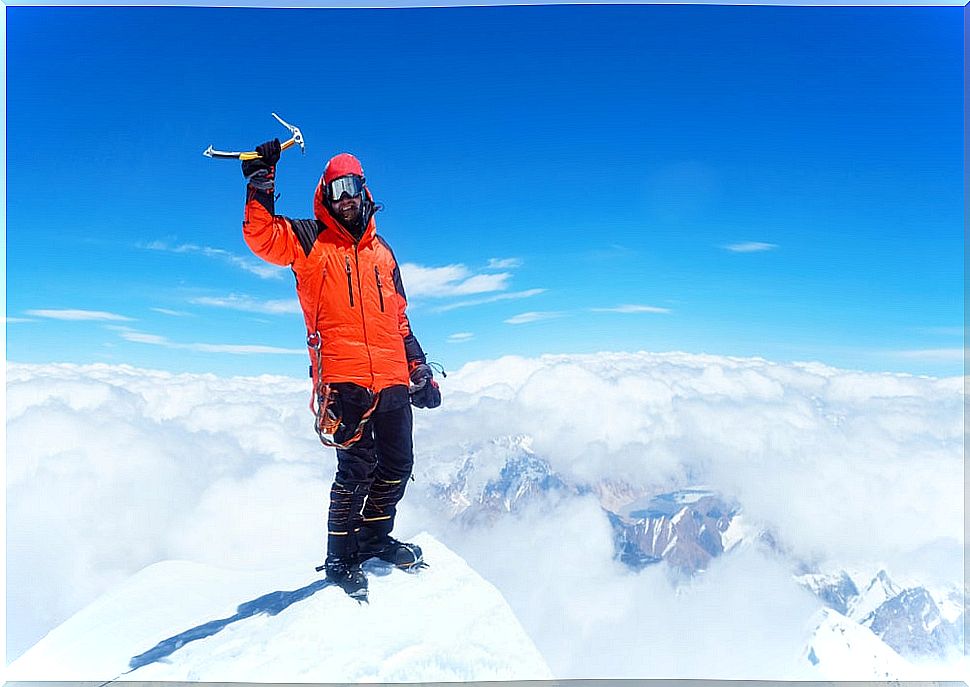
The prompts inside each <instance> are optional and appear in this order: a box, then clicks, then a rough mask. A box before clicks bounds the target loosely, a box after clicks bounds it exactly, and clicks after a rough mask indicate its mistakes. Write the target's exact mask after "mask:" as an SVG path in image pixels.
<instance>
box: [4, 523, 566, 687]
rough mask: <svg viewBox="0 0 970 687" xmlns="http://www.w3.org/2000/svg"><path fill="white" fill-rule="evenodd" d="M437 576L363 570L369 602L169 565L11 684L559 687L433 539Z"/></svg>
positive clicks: (48, 642) (68, 628)
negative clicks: (502, 685) (482, 684)
mask: <svg viewBox="0 0 970 687" xmlns="http://www.w3.org/2000/svg"><path fill="white" fill-rule="evenodd" d="M414 541H415V542H417V543H418V544H420V546H421V547H422V549H423V550H424V554H425V559H426V560H427V561H428V562H429V567H428V568H426V569H424V570H422V571H421V572H420V573H418V574H413V575H412V574H408V573H405V572H402V571H400V570H397V569H394V568H391V567H390V566H387V565H385V564H382V563H379V562H372V563H368V564H367V565H365V570H367V571H368V578H369V584H370V603H369V604H366V605H361V604H359V603H358V602H356V601H354V600H352V599H350V598H349V597H348V596H346V595H345V594H344V593H343V592H342V591H341V590H340V589H338V588H336V587H333V586H328V585H326V584H325V583H324V582H323V581H322V575H320V574H315V573H314V572H313V571H312V570H310V571H306V570H296V569H286V570H282V571H262V572H252V571H239V570H229V569H220V568H216V567H213V566H210V565H203V564H200V563H192V562H186V561H165V562H162V563H157V564H155V565H152V566H149V567H148V568H146V569H144V570H142V571H140V572H139V573H137V574H135V575H134V576H132V577H131V578H129V579H128V580H127V581H126V582H124V583H123V584H121V585H120V586H119V587H118V588H116V589H115V590H114V591H112V592H110V593H108V594H105V595H104V596H103V597H101V598H100V599H98V600H96V601H95V602H94V603H92V604H91V605H89V606H88V607H87V608H85V609H83V610H82V611H80V612H79V613H77V614H76V615H74V616H73V617H72V618H70V619H69V620H67V621H66V622H65V623H63V624H62V625H60V626H59V627H57V628H55V629H54V630H53V631H51V632H50V633H49V634H48V635H47V636H46V637H45V638H44V639H42V640H41V641H40V642H39V643H38V644H36V645H35V646H34V647H32V648H31V649H29V650H28V651H27V652H26V653H25V654H24V655H23V656H22V657H21V658H20V659H19V660H17V661H16V662H14V663H13V664H11V665H10V666H8V667H7V670H6V676H5V677H6V679H7V680H98V681H101V680H110V679H114V678H118V677H120V676H123V679H124V680H126V681H127V680H192V681H210V682H228V681H239V682H331V683H333V682H455V681H465V682H467V681H484V680H540V679H551V678H552V677H553V676H552V673H551V672H550V670H549V668H548V666H547V665H546V664H545V661H544V660H543V659H542V657H541V656H540V654H539V652H538V651H537V649H536V647H535V645H534V644H533V643H532V640H531V639H530V638H529V637H528V636H527V635H526V633H525V631H524V630H523V629H522V627H521V625H520V624H519V622H518V620H517V619H516V618H515V616H514V614H513V613H512V611H511V609H510V608H509V607H508V605H507V604H506V602H505V600H504V599H503V598H502V595H501V594H500V593H499V592H498V590H497V589H495V587H493V586H492V585H491V584H489V583H488V582H486V581H485V580H484V579H482V578H481V577H480V576H479V575H478V574H477V573H475V572H474V571H473V570H472V569H471V568H470V567H469V566H468V565H467V564H466V563H465V562H464V561H463V560H462V559H461V558H459V557H458V556H457V555H455V554H454V553H452V552H451V551H450V550H449V549H447V548H446V547H445V546H444V545H443V544H441V543H439V542H438V541H437V540H435V539H434V538H433V537H431V536H430V535H428V534H421V535H419V536H418V537H416V538H415V539H414Z"/></svg>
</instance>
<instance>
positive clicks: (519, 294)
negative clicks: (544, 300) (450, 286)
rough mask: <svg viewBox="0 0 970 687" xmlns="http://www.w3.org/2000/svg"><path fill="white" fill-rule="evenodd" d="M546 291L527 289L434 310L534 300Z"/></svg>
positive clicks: (450, 304) (442, 310)
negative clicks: (527, 299) (525, 299)
mask: <svg viewBox="0 0 970 687" xmlns="http://www.w3.org/2000/svg"><path fill="white" fill-rule="evenodd" d="M545 292H546V289H527V290H525V291H514V292H512V293H500V294H498V295H496V296H489V297H488V298H475V299H472V300H468V301H458V302H457V303H449V304H448V305H441V306H438V307H437V308H435V309H434V311H435V312H448V311H449V310H456V309H457V308H467V307H470V306H473V305H484V304H486V303H497V302H499V301H513V300H520V299H522V298H532V297H533V296H538V295H539V294H541V293H545Z"/></svg>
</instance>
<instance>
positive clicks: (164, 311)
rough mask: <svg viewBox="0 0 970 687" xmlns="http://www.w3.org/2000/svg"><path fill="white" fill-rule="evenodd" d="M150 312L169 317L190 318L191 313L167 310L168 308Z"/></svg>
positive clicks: (155, 309) (154, 309)
mask: <svg viewBox="0 0 970 687" xmlns="http://www.w3.org/2000/svg"><path fill="white" fill-rule="evenodd" d="M152 310H153V311H154V312H157V313H161V314H162V315H169V316H170V317H192V313H189V312H183V311H181V310H169V309H168V308H152Z"/></svg>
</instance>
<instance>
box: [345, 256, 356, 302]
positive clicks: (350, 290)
mask: <svg viewBox="0 0 970 687" xmlns="http://www.w3.org/2000/svg"><path fill="white" fill-rule="evenodd" d="M344 266H345V267H346V268H347V294H348V295H349V296H350V307H351V308H352V307H354V279H353V276H352V275H353V269H351V267H350V256H349V255H345V256H344Z"/></svg>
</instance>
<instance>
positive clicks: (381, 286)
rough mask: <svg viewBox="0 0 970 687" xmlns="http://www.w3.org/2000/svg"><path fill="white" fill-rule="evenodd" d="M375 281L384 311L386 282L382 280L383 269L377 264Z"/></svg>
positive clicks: (378, 297)
mask: <svg viewBox="0 0 970 687" xmlns="http://www.w3.org/2000/svg"><path fill="white" fill-rule="evenodd" d="M374 282H375V283H376V284H377V299H378V302H379V303H380V306H381V312H384V282H383V281H382V280H381V270H380V268H379V267H378V266H377V265H374Z"/></svg>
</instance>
